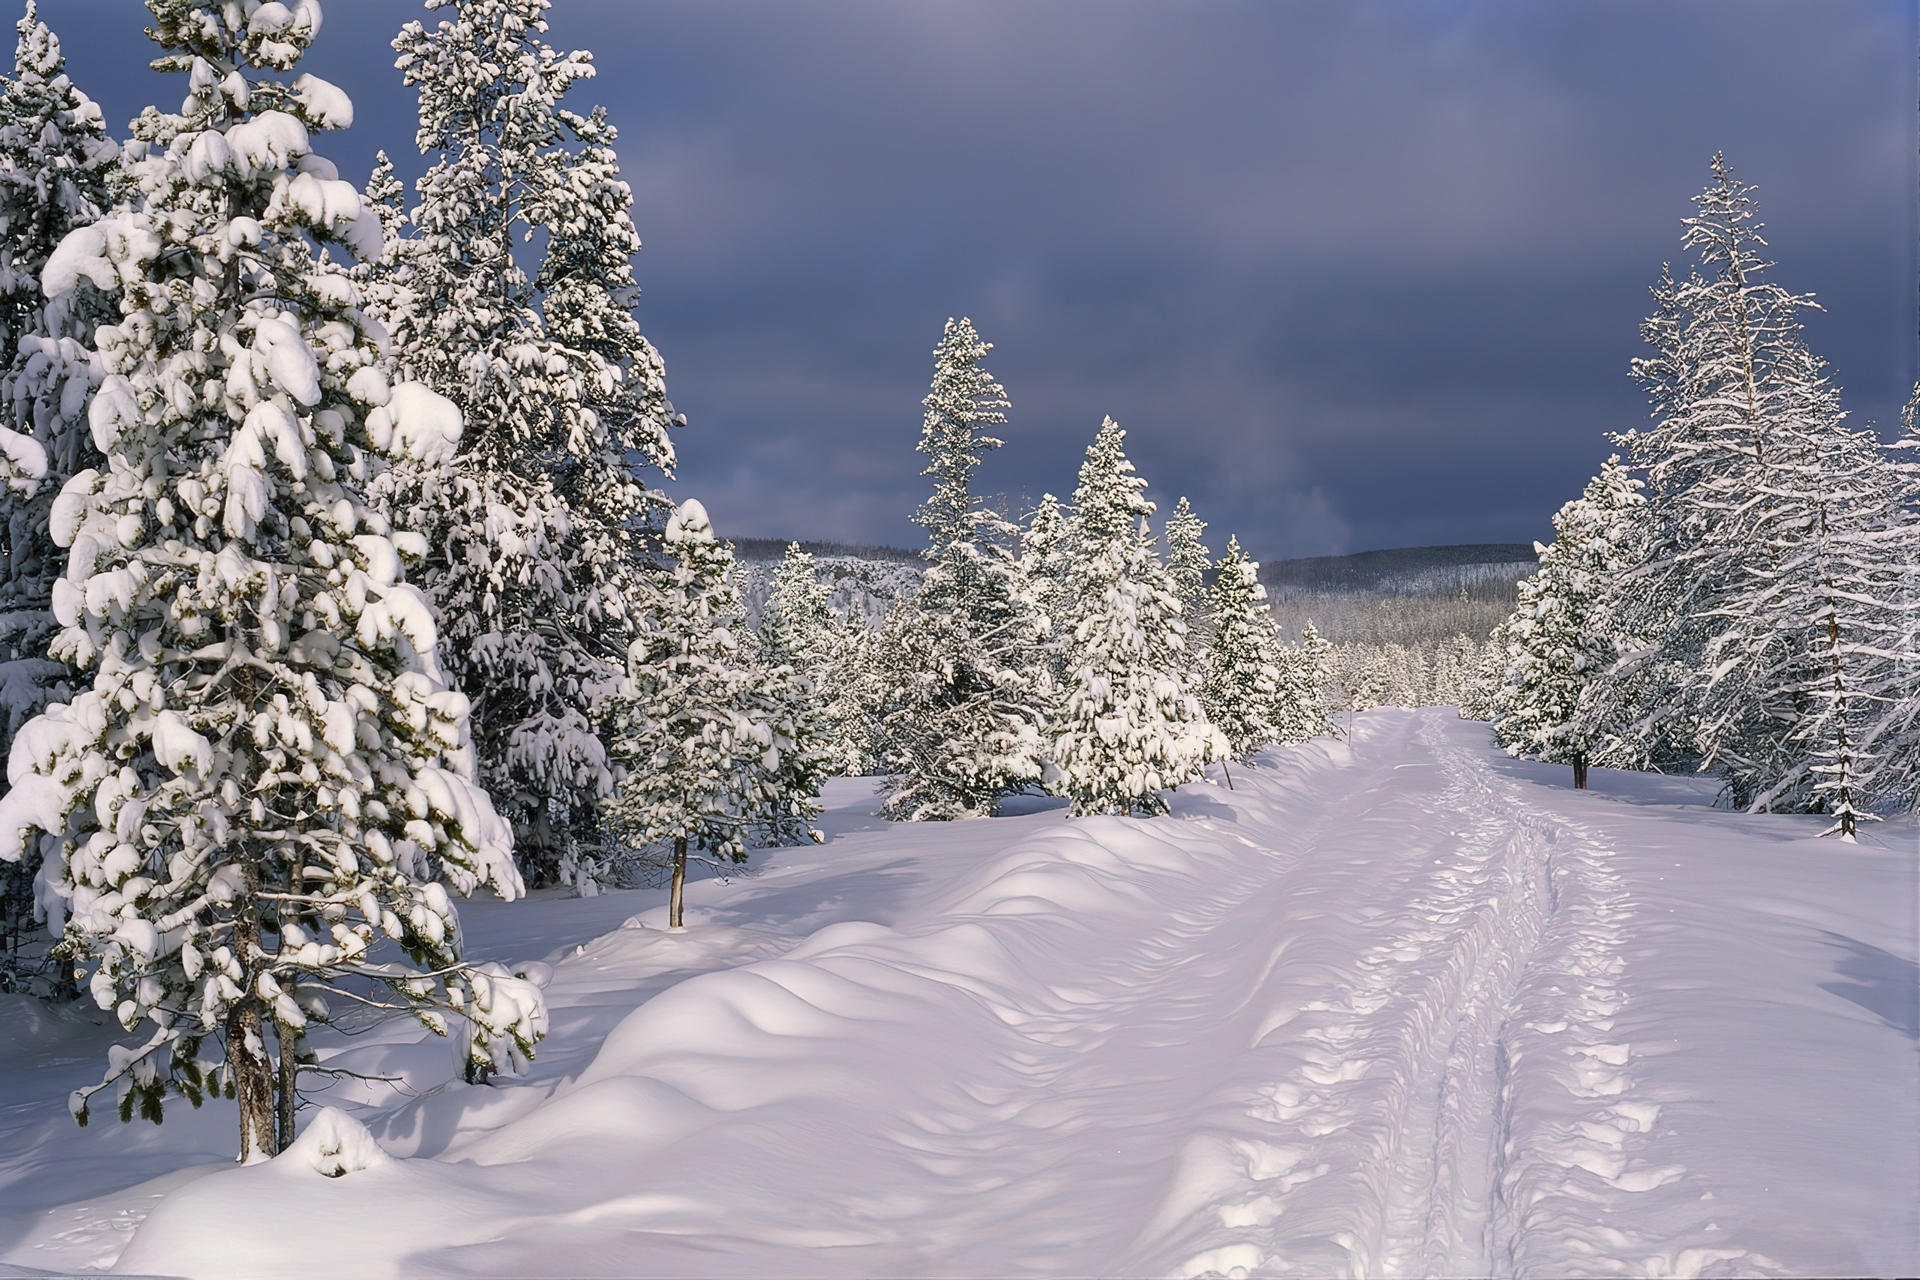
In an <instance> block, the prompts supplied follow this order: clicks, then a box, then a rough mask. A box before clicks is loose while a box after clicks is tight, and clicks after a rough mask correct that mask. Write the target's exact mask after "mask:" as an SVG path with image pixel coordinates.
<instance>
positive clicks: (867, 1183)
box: [0, 710, 1920, 1277]
mask: <svg viewBox="0 0 1920 1280" xmlns="http://www.w3.org/2000/svg"><path fill="white" fill-rule="evenodd" d="M1352 736H1353V740H1352V744H1351V746H1348V745H1347V744H1345V743H1340V742H1332V741H1327V740H1321V741H1318V742H1314V743H1310V744H1307V745H1305V746H1300V747H1293V748H1285V749H1280V750H1276V751H1270V752H1266V753H1263V754H1262V755H1260V756H1258V757H1256V760H1255V763H1254V764H1253V765H1252V766H1251V767H1247V768H1235V770H1234V784H1235V785H1234V789H1233V790H1227V789H1226V788H1225V787H1224V786H1222V785H1219V783H1218V781H1217V779H1218V776H1219V770H1218V768H1217V767H1215V768H1213V769H1212V770H1210V775H1211V776H1212V777H1214V778H1215V779H1216V781H1214V782H1204V783H1196V784H1193V785H1190V786H1188V787H1186V788H1184V789H1183V790H1182V791H1181V792H1180V793H1179V794H1178V795H1177V796H1176V797H1175V798H1174V802H1173V812H1172V813H1171V814H1170V815H1169V816H1166V817H1162V818H1155V819H1148V820H1138V819H1123V818H1113V817H1101V818H1091V819H1083V820H1077V821H1068V820H1066V819H1065V817H1064V814H1063V812H1062V810H1061V809H1060V808H1059V807H1058V806H1057V804H1053V805H1047V804H1046V803H1045V802H1042V804H1041V805H1040V806H1038V807H1035V808H1034V809H1033V811H1030V812H1027V813H1025V814H1023V815H1022V816H1018V817H1007V818H1002V819H997V820H992V821H984V822H972V823H941V824H914V825H911V826H908V825H900V826H895V825H891V824H887V823H883V822H880V821H878V820H877V819H875V818H873V817H872V816H871V813H872V809H873V806H874V797H873V795H872V792H871V786H870V783H869V782H868V781H866V780H858V779H843V780H837V781H835V782H834V783H832V784H831V785H830V787H829V790H828V794H827V800H828V803H829V811H828V812H827V813H826V814H825V815H824V816H823V818H822V820H821V824H820V825H821V826H822V827H823V828H824V829H825V830H827V831H828V832H829V833H830V837H831V838H830V839H829V841H828V843H827V844H826V845H824V846H822V847H814V848H799V849H782V850H773V851H763V852H760V853H757V854H756V855H755V859H754V863H753V866H752V870H751V872H750V873H749V874H746V875H742V876H737V877H735V878H732V879H730V880H727V881H720V880H714V879H704V880H698V881H696V882H694V883H693V884H691V885H690V886H689V890H688V927H687V928H686V929H684V930H681V931H678V932H671V933H670V932H668V931H666V930H665V929H664V928H663V925H664V922H665V921H664V916H665V911H666V907H665V903H664V901H663V899H664V893H663V892H661V891H656V890H643V891H624V892H616V891H609V892H604V893H602V894H601V895H600V896H598V897H594V898H590V899H578V898H564V897H558V896H552V895H536V896H535V897H534V898H532V899H531V900H528V901H525V902H515V903H510V904H508V903H493V902H486V901H474V902H470V903H462V904H461V913H462V930H463V933H464V936H465V938H466V941H467V947H468V951H469V954H470V955H472V956H473V957H475V958H476V959H478V960H483V961H485V960H492V961H496V962H499V963H500V964H501V965H502V966H503V968H502V969H499V970H489V971H488V973H489V975H490V978H491V976H492V975H495V974H505V975H506V976H507V977H509V978H511V979H512V980H514V981H520V982H525V983H527V984H529V985H535V986H537V985H539V983H540V982H541V981H542V980H545V984H546V985H545V992H544V994H545V996H546V1005H547V1009H548V1016H549V1019H550V1030H549V1034H548V1037H547V1039H546V1040H545V1041H544V1042H543V1043H542V1044H541V1046H540V1056H539V1057H538V1059H537V1060H536V1061H535V1062H534V1063H533V1064H532V1071H531V1073H530V1074H529V1076H527V1077H526V1078H525V1079H523V1080H516V1081H510V1082H498V1083H496V1084H495V1085H492V1086H468V1085H464V1084H462V1083H459V1079H458V1071H457V1067H456V1065H455V1063H454V1062H453V1061H452V1060H451V1059H450V1055H449V1054H448V1051H447V1048H446V1045H445V1044H444V1042H441V1041H439V1040H437V1039H435V1038H434V1037H432V1036H430V1035H427V1034H426V1033H424V1032H423V1031H422V1030H421V1029H420V1028H419V1026H418V1025H417V1024H415V1023H413V1022H411V1021H409V1020H405V1019H399V1020H393V1021H389V1022H385V1023H380V1024H376V1025H372V1026H367V1025H365V1024H362V1025H361V1027H360V1028H359V1032H358V1034H356V1035H353V1036H351V1037H348V1036H345V1035H342V1034H340V1033H339V1032H336V1031H330V1030H320V1031H317V1032H316V1034H315V1036H314V1038H313V1041H312V1043H313V1045H314V1047H315V1049H316V1050H317V1051H318V1053H319V1054H320V1057H321V1059H322V1061H323V1062H325V1063H326V1064H327V1065H330V1066H336V1067H343V1068H350V1069H352V1070H356V1071H360V1072H363V1073H367V1074H378V1075H389V1076H394V1077H398V1078H399V1079H400V1080H401V1081H402V1082H403V1087H399V1088H390V1087H387V1086H383V1085H379V1084H377V1083H367V1082H351V1081H346V1080H341V1081H337V1082H335V1083H333V1084H331V1085H328V1086H324V1087H321V1088H320V1089H319V1090H318V1092H317V1094H316V1099H317V1100H318V1101H320V1102H322V1103H323V1104H324V1105H325V1106H326V1107H328V1108H330V1110H328V1111H321V1112H318V1113H317V1114H316V1113H310V1114H307V1115H305V1116H303V1118H302V1129H303V1133H302V1136H301V1138H300V1140H299V1141H298V1142H297V1143H296V1144H295V1146H294V1147H293V1149H291V1150H290V1151H288V1152H287V1153H286V1154H284V1155H283V1156H281V1157H280V1158H278V1159H276V1160H274V1161H271V1162H266V1163H262V1164H257V1165H254V1166H250V1167H244V1168H237V1167H235V1166H234V1165H233V1164H232V1163H231V1154H232V1132H233V1116H232V1112H231V1106H232V1104H231V1103H226V1102H219V1101H214V1102H210V1103H208V1105H207V1106H206V1107H204V1108H202V1109H201V1110H199V1111H188V1110H185V1109H180V1110H177V1111H171V1112H170V1113H169V1117H168V1121H167V1124H166V1125H165V1126H164V1127H163V1128H154V1127H152V1126H148V1125H144V1124H141V1125H120V1124H117V1123H114V1122H113V1119H112V1117H111V1116H110V1115H104V1114H103V1115H101V1116H99V1117H98V1118H96V1120H95V1121H94V1123H93V1124H92V1125H91V1126H90V1127H88V1128H86V1129H78V1128H76V1127H74V1126H73V1124H72V1123H71V1121H70V1120H68V1119H67V1117H66V1113H65V1107H64V1099H65V1095H66V1093H67V1092H68V1091H69V1090H70V1089H72V1088H73V1087H75V1086H76V1085H78V1084H84V1083H88V1082H90V1081H92V1080H95V1079H97V1078H98V1077H97V1075H96V1074H95V1073H96V1071H97V1063H98V1059H99V1056H100V1052H101V1049H100V1046H101V1044H102V1042H103V1041H104V1040H106V1039H108V1038H109V1033H110V1032H111V1031H112V1028H105V1029H103V1028H100V1027H96V1026H95V1025H93V1024H92V1023H91V1022H89V1021H87V1020H86V1015H85V1013H84V1012H81V1011H75V1010H50V1009H48V1008H46V1007H45V1006H42V1005H39V1004H37V1003H35V1002H32V1001H28V1000H23V999H20V998H18V997H4V996H0V1068H4V1072H3V1073H0V1080H4V1081H5V1086H4V1087H5V1090H6V1092H5V1094H4V1095H3V1096H0V1152H4V1153H5V1154H4V1156H0V1190H3V1191H4V1197H3V1198H0V1204H4V1206H5V1207H4V1208H0V1263H4V1264H13V1265H17V1266H20V1267H31V1268H39V1269H41V1270H42V1271H53V1272H60V1273H70V1272H75V1271H82V1270H87V1269H97V1268H104V1267H108V1266H117V1269H119V1270H120V1271H123V1272H133V1273H141V1274H166V1275H182V1276H208V1277H212V1276H227V1275H276V1276H278V1275H285V1276H298V1275H344V1274H353V1275H365V1276H398V1275H418V1274H461V1275H500V1274H512V1275H563V1274H564V1275H623V1276H627V1275H741V1276H758V1275H772V1274H804V1275H872V1274H898V1275H954V1274H967V1275H1003V1276H1021V1275H1055V1274H1127V1275H1147V1274H1153V1275H1181V1276H1195V1275H1204V1274H1209V1273H1214V1274H1225V1273H1232V1272H1235V1271H1236V1270H1241V1271H1245V1272H1247V1273H1251V1274H1262V1275H1265V1274H1274V1275H1295V1274H1298V1275H1328V1274H1365V1275H1393V1274H1416V1273H1417V1274H1460V1275H1487V1274H1492V1275H1513V1274H1520V1275H1641V1276H1667V1275H1695V1274H1708V1275H1712V1274H1741V1275H1748V1274H1762V1275H1767V1274H1771V1275H1803V1274H1902V1273H1904V1274H1912V1273H1913V1271H1914V1270H1915V1268H1916V1265H1920V1219H1917V1218H1916V1206H1917V1205H1920V1153H1917V1152H1916V1149H1915V1144H1914V1142H1913V1134H1914V1132H1915V1131H1916V1129H1917V1128H1920V1074H1917V1073H1916V1065H1920V1064H1917V1062H1916V1042H1917V1041H1920V1004H1917V1003H1916V986H1915V982H1916V972H1920V970H1917V968H1916V960H1915V951H1916V946H1915V944H1916V934H1917V932H1920V922H1916V919H1915V910H1916V906H1915V904H1916V897H1917V894H1916V890H1917V889H1920V885H1917V884H1916V868H1915V861H1914V858H1913V849H1914V839H1915V831H1914V826H1913V822H1912V820H1911V819H1905V820H1901V821H1899V822H1889V823H1886V824H1882V825H1880V826H1877V827H1874V828H1872V829H1870V830H1868V831H1866V832H1864V833H1863V835H1862V838H1861V840H1860V842H1859V843H1857V844H1853V845H1842V844H1838V843H1835V842H1832V841H1822V840H1819V839H1817V838H1816V833H1817V832H1818V831H1819V830H1820V828H1821V826H1822V821H1823V820H1822V819H1819V818H1817V817H1794V816H1751V815H1744V814H1732V813H1728V812H1725V811H1723V810H1716V809H1713V808H1711V807H1709V805H1708V803H1707V801H1708V795H1709V789H1710V786H1711V784H1702V783H1699V782H1696V781H1695V780H1693V779H1676V778H1663V777H1659V776H1654V775H1639V774H1622V773H1615V772H1612V771H1608V770H1599V769H1596V770H1595V771H1594V772H1593V775H1592V787H1593V790H1591V791H1588V792H1574V791H1572V790H1571V789H1569V781H1570V779H1569V776H1568V775H1569V772H1570V771H1569V770H1567V769H1566V768H1564V767H1561V766H1549V765H1540V764H1533V763H1529V762H1522V761H1513V760H1508V759H1506V758H1505V757H1504V756H1503V755H1502V754H1501V752H1500V751H1499V750H1498V748H1497V747H1496V746H1495V745H1494V744H1493V742H1492V740H1491V737H1490V734H1489V733H1488V731H1487V729H1486V728H1485V727H1484V726H1482V725H1477V724H1472V723H1468V722H1464V721H1460V720H1458V719H1455V718H1454V717H1453V716H1452V714H1451V713H1449V712H1444V711H1434V710H1429V711H1423V712H1403V711H1375V712H1370V713H1367V714H1364V715H1361V716H1358V717H1357V718H1356V720H1355V725H1354V729H1353V735H1352ZM1009 807H1010V808H1014V807H1017V806H1009ZM535 959H540V960H543V961H544V964H543V965H535V964H531V963H528V962H529V961H532V960H535ZM516 974H517V977H516V976H515V975H516ZM502 990H503V991H505V992H507V993H508V1000H507V1003H511V998H512V996H511V993H512V989H511V988H502ZM95 1016H98V1015H95ZM116 1038H117V1037H116ZM316 1083H318V1082H316ZM336 1173H337V1174H338V1175H339V1176H326V1177H325V1181H322V1178H323V1176H325V1175H332V1174H336ZM290 1180H293V1181H290ZM296 1185H297V1186H298V1187H299V1191H298V1204H299V1213H300V1226H299V1229H298V1230H289V1229H287V1223H286V1220H285V1218H284V1216H283V1215H282V1214H280V1213H279V1212H278V1211H277V1210H275V1209H274V1208H273V1206H280V1205H285V1204H287V1203H289V1193H290V1191H292V1189H293V1188H294V1187H295V1186H296ZM209 1223H218V1224H220V1226H219V1230H217V1231H214V1230H209V1229H208V1224H209ZM315 1240H325V1241H327V1242H328V1247H327V1249H325V1250H316V1249H314V1248H313V1247H312V1243H313V1241H315Z"/></svg>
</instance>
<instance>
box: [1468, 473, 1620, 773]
mask: <svg viewBox="0 0 1920 1280" xmlns="http://www.w3.org/2000/svg"><path fill="white" fill-rule="evenodd" d="M1640 489H1641V484H1640V482H1639V481H1638V480H1636V479H1634V478H1633V477H1632V476H1631V475H1629V474H1628V472H1627V469H1626V467H1625V466H1624V465H1622V464H1621V462H1620V459H1619V457H1618V456H1615V457H1611V458H1608V459H1607V462H1606V465H1605V466H1604V467H1602V468H1601V471H1600V474H1599V475H1597V476H1595V477H1594V478H1593V479H1592V480H1591V481H1589V482H1588V484H1587V487H1586V490H1585V492H1584V493H1582V494H1581V496H1580V497H1578V498H1576V499H1575V500H1573V501H1572V502H1569V503H1567V504H1566V505H1565V506H1563V507H1561V508H1560V511H1559V513H1558V514H1556V515H1555V516H1554V518H1553V530H1554V540H1553V545H1552V546H1550V547H1543V546H1540V545H1539V544H1538V543H1536V544H1534V545H1535V550H1536V551H1537V552H1538V553H1539V556H1540V569H1539V571H1538V572H1537V573H1535V574H1534V575H1533V576H1532V577H1530V578H1523V579H1521V580H1520V582H1519V584H1518V586H1517V591H1518V595H1519V602H1518V604H1517V605H1516V606H1515V608H1514V612H1513V615H1512V616H1511V617H1510V618H1509V619H1508V620H1507V623H1506V629H1505V636H1506V644H1507V676H1506V683H1505V685H1504V686H1503V688H1502V689H1501V691H1500V694H1499V696H1498V698H1497V709H1498V712H1499V720H1498V723H1497V725H1496V732H1497V734H1498V736H1499V739H1500V741H1501V743H1502V744H1503V745H1504V746H1505V747H1506V748H1507V750H1508V751H1509V752H1510V753H1512V754H1514V755H1526V756H1531V757H1532V758H1534V759H1537V760H1551V761H1556V762H1558V763H1562V764H1569V765H1572V766H1573V785H1574V787H1575V788H1576V789H1578V788H1584V787H1585V786H1586V785H1587V766H1588V763H1589V761H1590V759H1591V757H1592V752H1593V743H1592V742H1590V741H1589V740H1588V739H1587V737H1586V735H1585V734H1584V733H1582V732H1581V727H1580V726H1579V725H1578V724H1577V723H1576V714H1577V712H1578V710H1579V707H1580V700H1581V696H1582V694H1584V693H1585V691H1586V690H1587V688H1588V686H1589V685H1591V684H1592V683H1593V682H1594V680H1596V679H1597V678H1599V677H1600V675H1601V674H1602V673H1604V672H1605V671H1606V670H1607V669H1608V668H1609V667H1610V666H1612V664H1613V660H1614V656H1615V652H1616V648H1617V637H1616V635H1615V630H1616V629H1615V627H1614V625H1613V623H1612V620H1611V618H1610V617H1609V616H1608V614H1607V611H1606V602H1607V600H1608V599H1609V597H1610V596H1611V594H1612V591H1613V588H1614V583H1615V581H1616V579H1617V578H1618V577H1619V575H1620V574H1621V573H1622V572H1624V571H1625V570H1627V569H1629V568H1631V567H1633V566H1632V563H1631V561H1630V559H1629V557H1630V556H1632V555H1633V554H1635V553H1636V552H1637V551H1638V550H1639V540H1638V537H1637V534H1638V528H1637V520H1638V517H1639V515H1640V512H1641V510H1642V508H1643V507H1644V505H1645V504H1644V499H1643V498H1642V497H1641V496H1640Z"/></svg>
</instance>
